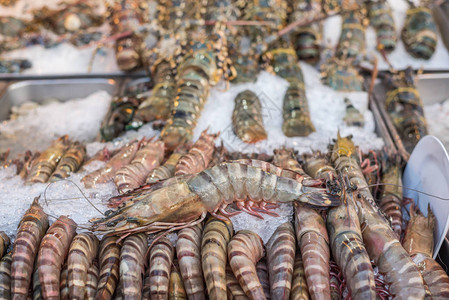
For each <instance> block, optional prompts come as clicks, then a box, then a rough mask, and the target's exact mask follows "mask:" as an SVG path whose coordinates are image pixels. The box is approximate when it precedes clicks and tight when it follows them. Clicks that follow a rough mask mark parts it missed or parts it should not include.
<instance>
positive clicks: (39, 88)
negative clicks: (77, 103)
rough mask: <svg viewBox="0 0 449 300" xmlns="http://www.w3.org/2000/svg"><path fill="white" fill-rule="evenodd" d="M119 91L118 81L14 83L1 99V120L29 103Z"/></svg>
mask: <svg viewBox="0 0 449 300" xmlns="http://www.w3.org/2000/svg"><path fill="white" fill-rule="evenodd" d="M117 89H118V85H117V81H116V80H113V79H57V80H29V81H20V82H16V83H12V84H11V85H9V86H8V87H7V88H6V90H5V91H4V92H3V95H2V96H1V98H0V103H1V105H0V120H2V121H3V120H7V119H9V115H10V111H11V107H12V106H17V105H21V104H23V103H24V102H27V101H32V102H37V103H42V102H43V101H44V100H46V99H49V98H55V99H58V100H60V101H68V100H70V99H74V98H84V97H87V96H88V95H90V94H92V93H94V92H96V91H99V90H104V91H106V92H108V93H110V94H111V95H114V94H115V93H116V92H117Z"/></svg>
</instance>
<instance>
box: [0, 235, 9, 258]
mask: <svg viewBox="0 0 449 300" xmlns="http://www.w3.org/2000/svg"><path fill="white" fill-rule="evenodd" d="M10 242H11V240H10V239H9V237H8V236H7V235H6V233H4V232H3V231H0V258H1V257H3V255H4V254H5V252H6V249H8V247H9V243H10Z"/></svg>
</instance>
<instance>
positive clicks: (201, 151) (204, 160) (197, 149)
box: [175, 129, 218, 176]
mask: <svg viewBox="0 0 449 300" xmlns="http://www.w3.org/2000/svg"><path fill="white" fill-rule="evenodd" d="M217 137H218V134H208V133H207V129H206V130H204V131H203V132H202V133H201V135H200V137H199V139H198V140H197V141H196V142H195V144H193V146H192V148H190V150H189V152H187V154H185V155H184V156H183V157H181V159H180V160H179V162H178V164H177V165H176V168H175V176H178V175H186V174H196V173H198V172H201V171H203V170H204V169H206V168H207V166H208V165H209V162H210V161H211V160H212V155H213V153H214V150H215V140H216V139H217Z"/></svg>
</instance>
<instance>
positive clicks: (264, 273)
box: [256, 257, 271, 299]
mask: <svg viewBox="0 0 449 300" xmlns="http://www.w3.org/2000/svg"><path fill="white" fill-rule="evenodd" d="M256 272H257V278H259V281H260V284H261V285H262V288H263V292H264V294H265V298H267V299H271V294H270V278H269V274H268V273H269V272H268V265H267V260H266V258H265V257H262V259H261V260H259V261H258V262H257V264H256Z"/></svg>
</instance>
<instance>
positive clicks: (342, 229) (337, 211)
mask: <svg viewBox="0 0 449 300" xmlns="http://www.w3.org/2000/svg"><path fill="white" fill-rule="evenodd" d="M305 168H306V170H307V171H309V172H310V174H311V175H312V176H314V177H315V178H321V179H323V180H326V181H332V180H333V179H334V178H336V177H337V172H336V170H335V169H334V168H333V167H332V166H331V165H330V163H329V162H328V160H327V159H326V158H325V157H324V156H323V155H322V154H321V153H317V154H315V155H312V157H306V158H305ZM326 222H327V230H328V234H329V237H330V247H331V250H332V256H333V258H334V260H335V261H336V263H337V265H338V267H340V269H341V270H343V272H344V273H343V274H344V277H345V278H346V283H347V286H348V289H349V291H350V293H351V295H352V297H353V298H354V299H374V298H373V297H375V296H376V292H375V282H374V273H373V268H372V266H371V261H370V258H369V256H368V253H367V251H366V249H365V245H364V244H363V239H362V233H361V229H360V222H359V218H358V216H357V212H356V210H355V204H354V203H353V202H352V201H351V199H346V201H344V202H343V203H342V204H341V205H340V206H337V207H334V208H331V209H330V210H329V211H328V214H327V219H326Z"/></svg>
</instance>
